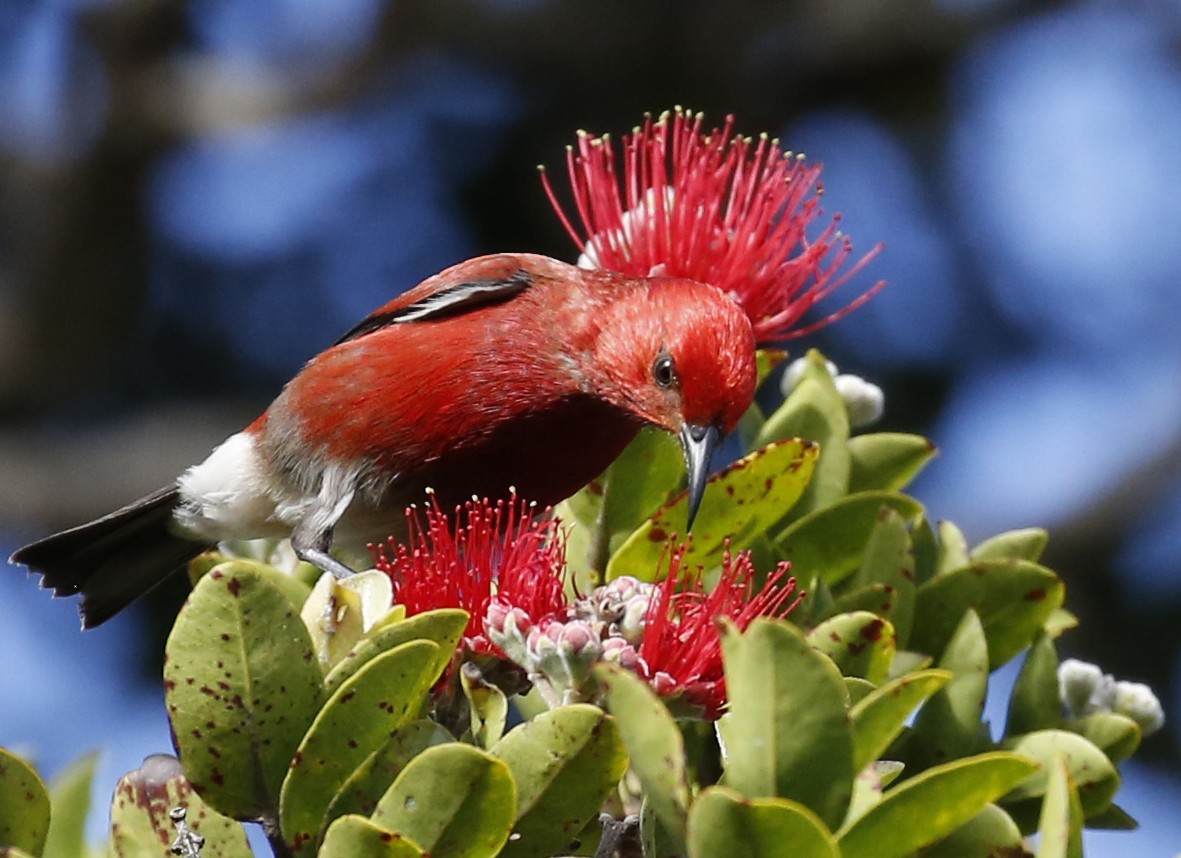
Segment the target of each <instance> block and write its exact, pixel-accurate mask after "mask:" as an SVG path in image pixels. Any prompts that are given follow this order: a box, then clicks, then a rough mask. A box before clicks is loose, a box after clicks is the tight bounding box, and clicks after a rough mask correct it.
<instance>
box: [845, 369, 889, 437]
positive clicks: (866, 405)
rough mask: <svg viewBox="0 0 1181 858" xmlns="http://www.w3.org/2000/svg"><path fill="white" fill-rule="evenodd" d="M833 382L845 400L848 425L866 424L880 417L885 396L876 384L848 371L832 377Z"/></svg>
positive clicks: (884, 403)
mask: <svg viewBox="0 0 1181 858" xmlns="http://www.w3.org/2000/svg"><path fill="white" fill-rule="evenodd" d="M833 384H835V385H836V388H837V393H839V394H840V395H841V399H843V400H845V408H846V410H847V411H848V412H849V425H850V426H852V427H853V428H858V427H861V426H868V425H869V424H871V423H876V422H877V421H878V420H880V419H881V416H882V412H884V411H885V410H886V397H885V395H884V394H883V393H882V389H881V388H880V387H878V386H877V385H876V384H873V383H872V382H868V381H866V380H865V379H864V378H862V377H861V376H859V375H852V374H850V373H842V374H841V375H838V376H837V377H836V378H834V379H833Z"/></svg>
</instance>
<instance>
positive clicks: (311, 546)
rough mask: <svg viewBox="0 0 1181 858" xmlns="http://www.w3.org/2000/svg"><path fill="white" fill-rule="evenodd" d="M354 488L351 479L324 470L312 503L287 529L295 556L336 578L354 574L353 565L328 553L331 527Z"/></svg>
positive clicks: (334, 524) (345, 507)
mask: <svg viewBox="0 0 1181 858" xmlns="http://www.w3.org/2000/svg"><path fill="white" fill-rule="evenodd" d="M355 491H356V489H355V488H354V486H353V485H352V482H351V481H350V480H346V479H344V478H342V477H341V476H340V475H339V472H337V471H333V470H328V471H326V472H325V474H324V481H323V484H322V485H321V488H320V493H319V495H317V496H316V501H315V503H314V504H313V505H312V506H311V508H309V509H308V511H307V512H306V513H304V516H303V518H301V519H300V520H299V522H298V523H297V524H296V525H295V528H294V529H293V530H292V532H291V547H292V548H294V549H295V556H296V557H298V558H299V559H300V560H305V561H307V562H308V563H311V564H312V565H313V566H316V567H317V568H319V569H322V570H324V571H325V572H331V573H332V575H333V577H335V578H336V579H337V580H341V579H343V578H348V577H350V576H352V575H356V574H357V572H356V570H355V569H350V568H349V567H348V566H346V565H344V564H343V563H341V562H340V561H339V560H337V559H336V558H335V557H333V556H332V555H331V554H329V553H328V549H329V548H330V547H331V546H332V531H333V529H334V528H335V527H336V523H337V522H338V521H340V517H341V516H342V515H344V511H345V510H346V509H348V506H349V504H350V503H352V500H353V495H354V493H355Z"/></svg>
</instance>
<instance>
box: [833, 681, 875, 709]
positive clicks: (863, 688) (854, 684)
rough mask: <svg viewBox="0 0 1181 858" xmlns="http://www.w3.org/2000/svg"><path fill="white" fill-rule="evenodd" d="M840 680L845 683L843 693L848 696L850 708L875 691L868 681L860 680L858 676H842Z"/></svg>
mask: <svg viewBox="0 0 1181 858" xmlns="http://www.w3.org/2000/svg"><path fill="white" fill-rule="evenodd" d="M841 678H842V680H843V681H844V683H845V692H846V693H847V694H848V695H849V705H850V706H852V705H853V704H855V703H858V702H860V701H862V700H864V699H865V698H866V697H868V696H869V695H871V694H873V693H874V692H875V691H877V686H876V685H874V684H873V683H872V682H870V681H869V680H868V679H862V678H861V677H860V676H844V677H841Z"/></svg>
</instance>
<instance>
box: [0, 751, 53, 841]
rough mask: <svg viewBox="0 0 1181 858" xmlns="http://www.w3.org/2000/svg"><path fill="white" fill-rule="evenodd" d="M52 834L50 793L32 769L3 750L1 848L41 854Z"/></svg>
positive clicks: (0, 757)
mask: <svg viewBox="0 0 1181 858" xmlns="http://www.w3.org/2000/svg"><path fill="white" fill-rule="evenodd" d="M48 832H49V790H47V789H46V788H45V784H44V783H43V782H42V781H41V778H40V776H39V775H38V774H37V772H36V771H34V770H33V767H32V766H30V765H29V764H28V763H26V762H25V761H24V760H22V759H21V758H20V757H18V756H17V755H16V754H14V753H12V752H11V751H9V750H7V749H5V748H0V848H3V847H9V848H13V849H20V850H22V851H24V852H30V853H32V854H34V855H39V854H40V853H41V848H42V847H43V846H44V845H45V836H46V834H47V833H48Z"/></svg>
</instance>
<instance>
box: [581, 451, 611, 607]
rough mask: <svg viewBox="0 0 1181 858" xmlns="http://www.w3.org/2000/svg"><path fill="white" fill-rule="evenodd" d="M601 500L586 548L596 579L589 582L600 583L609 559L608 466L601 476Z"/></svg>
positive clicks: (589, 564)
mask: <svg viewBox="0 0 1181 858" xmlns="http://www.w3.org/2000/svg"><path fill="white" fill-rule="evenodd" d="M601 481H602V483H603V502H602V503H601V504H599V512H598V515H596V516H595V525H594V527H593V528H592V529H591V538H590V546H589V547H588V548H587V552H586V553H587V557H586V562H587V565H588V566H590V568H591V572H592V574H593V575H594V576H595V578H596V580H595V581H593V582H591V583H592V586H593V585H594V584H601V583H602V582H603V575H604V574H605V573H606V571H607V561H608V560H609V559H611V533H610V531H609V530H608V529H607V504H609V503H610V502H611V469H610V468H608V469H607V471H606V473H604V474H603V476H602V480H601Z"/></svg>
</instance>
